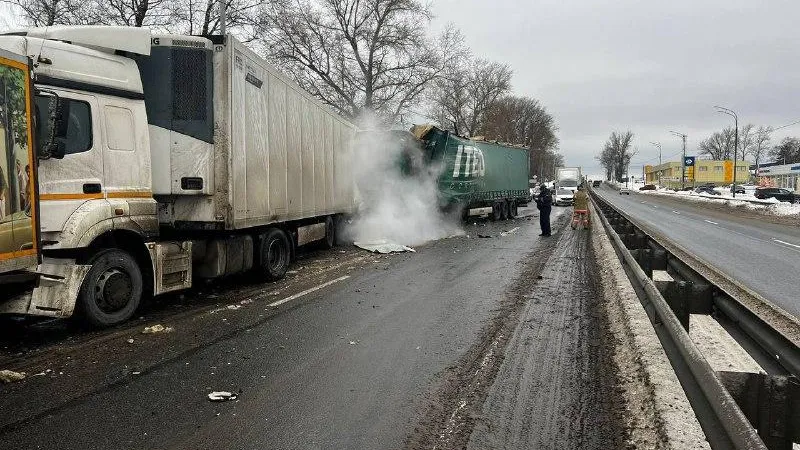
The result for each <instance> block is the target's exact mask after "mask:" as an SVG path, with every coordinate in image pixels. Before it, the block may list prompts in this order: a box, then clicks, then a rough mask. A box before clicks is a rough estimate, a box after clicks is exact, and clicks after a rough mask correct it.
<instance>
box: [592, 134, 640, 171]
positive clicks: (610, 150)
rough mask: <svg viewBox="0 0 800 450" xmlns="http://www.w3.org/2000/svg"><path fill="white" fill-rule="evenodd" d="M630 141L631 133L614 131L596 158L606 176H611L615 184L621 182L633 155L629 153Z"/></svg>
mask: <svg viewBox="0 0 800 450" xmlns="http://www.w3.org/2000/svg"><path fill="white" fill-rule="evenodd" d="M632 141H633V133H632V132H630V131H626V132H624V133H623V132H618V131H614V132H612V133H611V136H609V138H608V140H607V141H606V143H605V146H604V147H603V151H602V152H601V153H600V155H598V156H597V160H598V161H600V164H601V165H603V167H604V168H605V170H606V175H607V176H613V177H614V179H615V180H616V181H617V182H621V181H622V178H623V176H624V175H625V173H626V172H627V168H628V165H629V164H630V162H631V159H632V158H633V155H634V154H635V152H632V151H631V142H632Z"/></svg>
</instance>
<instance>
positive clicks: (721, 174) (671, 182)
mask: <svg viewBox="0 0 800 450" xmlns="http://www.w3.org/2000/svg"><path fill="white" fill-rule="evenodd" d="M749 167H750V166H749V163H748V162H747V161H737V162H736V182H737V183H745V182H747V181H748V180H749V179H750V172H749V171H748V169H749ZM682 170H683V168H682V165H681V162H680V161H669V162H665V163H663V164H659V165H655V166H645V168H644V172H645V182H646V183H648V184H661V185H662V186H666V187H670V188H677V187H681V172H682ZM659 180H660V181H659ZM731 183H733V161H732V160H730V159H728V160H712V159H696V160H695V162H694V167H692V166H687V167H686V181H685V185H686V186H695V185H699V184H713V185H715V186H724V185H727V184H731Z"/></svg>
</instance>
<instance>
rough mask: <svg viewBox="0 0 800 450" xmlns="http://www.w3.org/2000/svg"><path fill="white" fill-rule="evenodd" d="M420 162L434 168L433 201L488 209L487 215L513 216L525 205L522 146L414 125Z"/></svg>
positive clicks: (449, 207) (449, 206) (446, 206)
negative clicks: (435, 193)
mask: <svg viewBox="0 0 800 450" xmlns="http://www.w3.org/2000/svg"><path fill="white" fill-rule="evenodd" d="M412 133H413V134H414V135H415V136H416V137H417V138H418V139H420V141H421V146H422V152H423V161H424V163H425V164H427V165H429V166H433V167H436V168H437V170H438V171H439V176H438V187H439V205H440V207H441V208H442V209H446V210H454V209H458V210H460V211H462V212H463V213H464V214H466V212H467V211H468V210H469V209H472V208H487V207H490V208H492V218H494V219H505V218H509V217H514V216H515V215H516V212H517V207H518V206H525V205H527V203H528V197H529V190H528V179H529V178H530V177H529V167H528V161H529V159H528V149H526V148H523V147H519V146H512V145H507V144H502V143H497V142H489V141H482V140H473V139H468V138H464V137H460V136H456V135H454V134H452V133H450V132H448V131H445V130H440V129H438V128H436V127H433V126H415V127H414V128H413V129H412Z"/></svg>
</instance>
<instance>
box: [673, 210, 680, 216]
mask: <svg viewBox="0 0 800 450" xmlns="http://www.w3.org/2000/svg"><path fill="white" fill-rule="evenodd" d="M672 212H674V213H675V214H677V215H679V216H680V215H681V213H679V212H678V211H675V210H673V211H672Z"/></svg>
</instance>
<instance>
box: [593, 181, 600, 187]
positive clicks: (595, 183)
mask: <svg viewBox="0 0 800 450" xmlns="http://www.w3.org/2000/svg"><path fill="white" fill-rule="evenodd" d="M600 183H602V181H600V180H594V181H592V187H600Z"/></svg>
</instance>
